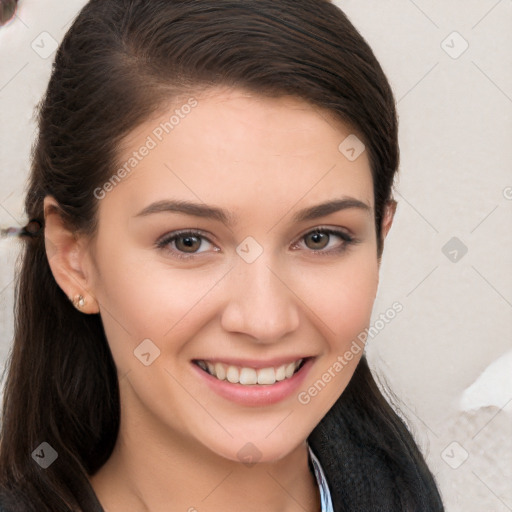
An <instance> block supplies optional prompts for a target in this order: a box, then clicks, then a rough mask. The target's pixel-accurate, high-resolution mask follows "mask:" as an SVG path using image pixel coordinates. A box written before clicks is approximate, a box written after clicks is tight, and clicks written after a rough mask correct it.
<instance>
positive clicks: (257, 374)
mask: <svg viewBox="0 0 512 512" xmlns="http://www.w3.org/2000/svg"><path fill="white" fill-rule="evenodd" d="M305 361H306V359H299V360H297V361H293V362H290V363H287V364H283V365H280V366H275V367H273V366H270V367H268V368H250V367H245V366H243V367H242V366H234V365H229V364H226V363H220V362H216V363H213V362H210V361H204V360H197V361H194V363H195V364H196V365H197V366H199V368H201V369H202V370H203V371H205V372H206V373H208V374H209V375H211V376H212V377H215V378H216V379H218V380H224V381H227V382H230V383H231V384H242V385H243V386H252V385H258V384H259V385H267V386H268V385H272V384H275V383H276V382H280V381H283V380H286V379H290V378H291V377H293V376H294V375H295V374H296V373H297V372H298V371H299V370H300V369H301V368H302V366H303V365H304V362H305Z"/></svg>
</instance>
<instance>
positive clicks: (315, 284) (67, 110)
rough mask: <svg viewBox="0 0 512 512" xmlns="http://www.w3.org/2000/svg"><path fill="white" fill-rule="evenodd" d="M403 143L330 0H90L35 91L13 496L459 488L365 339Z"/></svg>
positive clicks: (13, 405)
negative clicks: (425, 444) (396, 402)
mask: <svg viewBox="0 0 512 512" xmlns="http://www.w3.org/2000/svg"><path fill="white" fill-rule="evenodd" d="M398 156H399V151H398V143H397V119H396V112H395V105H394V99H393V95H392V92H391V90H390V87H389V84H388V82H387V80H386V77H385V76H384V73H383V71H382V69H381V67H380V66H379V64H378V62H377V61H376V59H375V57H374V55H373V53H372V51H371V50H370V48H369V47H368V45H367V44H366V42H365V41H364V40H363V38H362V37H361V36H360V34H359V33H358V32H357V31H356V29H355V28H354V27H353V26H352V25H351V23H350V22H349V21H348V19H347V18H346V17H345V15H344V14H343V13H342V12H341V11H340V10H339V9H338V8H337V7H336V6H335V5H333V4H331V3H330V2H328V1H326V0H281V1H279V2H275V1H273V0H251V1H250V2H247V1H242V0H152V1H151V2H149V1H146V0H91V1H90V2H89V3H88V4H87V5H86V6H85V7H84V9H83V10H82V11H81V13H80V14H79V16H78V17H77V19H76V20H75V22H74V24H73V26H72V27H71V29H70V30H69V32H68V34H67V35H66V37H65V39H64V41H63V43H62V44H61V46H60V48H59V50H58V53H57V56H56V61H55V65H54V69H53V74H52V77H51V80H50V83H49V86H48V90H47V93H46V95H45V98H44V100H43V102H42V104H41V106H40V110H39V138H38V140H37V143H36V145H35V148H34V152H33V167H32V173H31V179H30V188H29V191H28V195H27V199H26V212H27V215H28V217H29V219H31V221H32V222H31V223H30V224H29V225H28V226H27V229H25V230H24V231H23V232H22V233H21V234H22V235H24V237H23V238H24V239H25V240H26V246H25V249H24V255H23V264H22V267H21V270H20V274H19V281H18V287H17V295H16V297H17V308H16V329H15V340H14V347H13V351H12V355H11V359H10V364H9V371H8V378H7V381H6V387H5V397H4V407H3V419H2V434H1V444H0V483H1V494H0V496H1V498H0V503H1V504H2V506H3V509H4V510H6V511H9V512H21V511H23V512H25V511H37V512H46V511H48V512H50V511H51V512H57V511H69V510H72V511H84V512H85V511H87V512H90V511H102V510H104V511H108V512H125V511H137V512H138V511H150V512H163V511H170V510H172V511H180V510H183V511H187V510H188V511H195V510H197V511H200V512H202V511H205V512H206V511H208V512H216V511H220V510H244V511H254V512H256V511H261V510H265V511H275V512H278V511H279V512H291V511H299V510H300V511H308V512H317V511H319V510H322V511H325V512H327V511H329V510H332V511H334V512H341V511H358V512H366V511H393V512H397V511H415V512H417V511H425V512H427V511H428V512H432V511H441V510H443V506H442V503H441V499H440V496H439V493H438V490H437V488H436V485H435V482H434V479H433V477H432V475H431V473H430V472H429V469H428V468H427V466H426V464H425V461H424V459H423V457H422V455H421V453H420V451H419V450H418V448H417V446H416V444H415V442H414V440H413V438H412V436H411V434H410V433H409V432H408V430H407V428H406V426H405V425H404V424H403V422H402V421H401V420H400V419H399V417H398V416H397V415H396V414H395V412H394V411H393V409H392V408H391V407H390V406H389V405H388V403H387V402H386V400H385V399H384V398H383V396H382V395H381V393H380V391H379V389H378V388H377V386H376V384H375V382H374V380H373V378H372V375H371V373H370V371H369V368H368V364H367V362H366V360H365V357H364V355H363V348H364V346H363V343H362V341H364V336H361V333H364V332H365V329H366V328H367V327H368V325H369V322H370V317H371V312H372V307H373V303H374V299H375V295H376V293H377V286H378V278H379V265H380V260H381V256H382V251H383V246H384V239H385V236H386V234H387V232H388V231H389V229H390V227H391V224H392V219H393V214H394V210H395V206H396V203H395V201H394V200H393V198H392V185H393V178H394V175H395V172H396V171H397V168H398ZM38 226H40V227H41V229H37V228H38Z"/></svg>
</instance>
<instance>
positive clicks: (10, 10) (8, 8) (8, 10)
mask: <svg viewBox="0 0 512 512" xmlns="http://www.w3.org/2000/svg"><path fill="white" fill-rule="evenodd" d="M17 6H18V0H0V25H5V24H6V23H7V22H9V21H10V20H12V18H14V15H15V14H16V7H17Z"/></svg>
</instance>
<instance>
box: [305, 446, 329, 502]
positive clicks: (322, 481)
mask: <svg viewBox="0 0 512 512" xmlns="http://www.w3.org/2000/svg"><path fill="white" fill-rule="evenodd" d="M308 449H309V456H310V458H311V462H312V464H313V469H314V471H315V477H316V482H317V484H318V488H319V490H320V501H321V503H322V512H334V509H333V508H332V500H331V492H330V491H329V486H328V485H327V479H326V478H325V474H324V471H323V469H322V466H321V465H320V462H319V461H318V459H317V458H316V456H315V454H314V453H313V450H312V449H311V447H310V446H309V443H308Z"/></svg>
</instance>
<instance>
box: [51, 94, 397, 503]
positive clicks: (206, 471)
mask: <svg viewBox="0 0 512 512" xmlns="http://www.w3.org/2000/svg"><path fill="white" fill-rule="evenodd" d="M196 98H197V101H198V105H197V107H196V108H194V109H193V110H192V112H191V113H190V114H188V115H187V116H186V117H185V118H184V119H181V120H180V123H179V125H178V126H176V127H175V128H174V130H173V131H172V132H171V133H169V134H168V135H165V137H164V138H163V140H162V141H161V142H158V145H157V146H156V147H155V148H154V149H152V150H151V151H150V152H149V154H148V155H147V156H145V157H144V158H143V159H142V160H141V161H140V163H139V164H138V165H137V167H136V169H134V170H133V172H132V173H130V175H129V176H127V177H126V178H125V179H124V180H123V181H122V182H121V183H119V184H118V185H117V186H116V187H115V188H114V189H113V190H112V191H110V192H109V193H108V194H106V196H105V198H104V199H102V200H101V201H100V204H99V210H98V215H99V224H98V226H99V227H98V231H97V232H96V233H95V234H94V236H93V237H92V238H87V237H85V236H79V235H76V234H74V233H72V232H71V231H69V230H68V229H67V228H66V227H65V226H64V224H63V223H62V221H61V218H60V216H59V215H58V213H57V211H56V210H55V209H54V208H53V207H52V206H56V202H55V200H54V199H53V198H52V197H50V196H48V197H47V198H46V199H45V237H46V240H47V248H48V256H49V261H50V266H51V269H52V272H53V274H54V276H55V279H56V280H57V282H58V284H59V286H60V287H61V288H62V290H63V291H64V292H65V293H66V295H67V296H68V297H70V298H73V297H75V296H76V295H78V294H81V295H82V296H83V297H84V298H85V305H84V306H83V307H82V308H81V311H82V312H83V313H84V314H93V313H98V312H99V313H100V314H101V318H102V321H103V324H104V327H105V332H106V335H107V339H108V342H109V345H110V347H111V351H112V354H113V357H114V361H115V363H116V366H117V369H118V375H119V380H120V392H121V427H120V432H119V436H118V440H117V444H116V447H115V449H114V452H113V454H112V456H111V457H110V458H109V460H108V461H107V463H106V464H105V465H104V466H103V467H102V468H101V469H100V471H99V472H98V473H97V474H95V475H94V476H92V477H91V484H92V486H93V488H94V490H95V492H96V494H97V496H98V498H99V500H100V502H101V503H102V505H103V507H104V508H105V510H107V511H108V512H124V511H126V510H131V511H132V510H133V511H149V512H164V511H165V512H168V511H169V510H173V511H187V510H194V509H196V510H197V511H199V512H202V511H205V512H220V511H221V510H222V511H225V510H234V511H236V510H244V511H247V512H259V511H261V510H265V511H269V512H292V511H293V512H295V511H301V512H303V511H308V512H309V511H311V512H318V511H319V510H320V498H319V493H318V488H317V485H316V481H315V479H314V477H313V475H312V474H311V472H310V471H309V468H308V464H307V445H306V443H305V441H306V439H307V437H308V436H309V434H310V433H311V431H312V430H313V429H314V428H315V426H316V425H317V424H318V423H319V422H320V420H321V419H322V417H323V416H324V415H325V413H326V412H327V411H328V410H329V409H330V408H331V406H332V405H333V403H334V402H335V401H336V399H337V398H338V397H339V396H340V394H341V393H342V391H343V390H344V389H345V387H346V385H347V384H348V382H349V380H350V378H351V376H352V374H353V372H354V370H355V368H356V365H357V363H358V361H359V358H360V357H361V353H360V354H359V355H356V356H354V358H353V359H352V360H351V361H350V362H349V364H348V365H347V366H346V367H344V368H343V370H342V371H340V372H339V373H338V374H337V375H336V377H335V378H334V379H333V380H332V381H331V382H330V383H329V385H327V386H326V387H325V389H323V390H322V391H321V392H320V393H318V395H317V396H315V397H314V399H312V400H311V401H310V402H309V403H308V404H307V405H303V404H301V403H300V402H299V401H298V399H297V394H298V392H299V391H304V390H307V389H308V388H309V387H310V386H312V385H313V384H314V383H315V382H316V381H317V380H318V379H320V378H321V376H322V374H323V373H324V372H325V371H326V370H327V369H328V368H329V367H331V366H332V364H333V362H334V361H336V358H337V356H339V355H342V354H344V353H345V352H346V350H347V349H348V348H349V346H350V344H351V342H352V340H354V339H355V338H356V337H357V335H358V333H360V332H361V331H363V330H364V329H365V328H366V327H368V325H369V323H370V316H371V311H372V307H373V303H374V300H375V296H376V293H377V288H378V282H379V265H380V261H379V260H378V259H377V240H376V232H375V226H374V199H373V184H372V177H371V172H370V166H369V161H368V158H367V154H366V152H364V153H363V154H362V155H361V156H360V157H359V158H357V159H356V160H355V161H349V160H348V159H347V158H346V157H345V156H344V155H343V154H342V153H341V152H340V151H339V150H338V146H339V144H340V143H341V142H342V141H343V140H344V139H345V138H346V137H347V136H348V135H349V134H350V133H351V131H350V130H349V129H348V128H347V127H345V126H344V125H342V124H340V123H339V122H336V121H334V119H332V118H331V117H330V116H329V115H328V114H327V113H326V112H323V111H320V110H319V109H318V108H316V107H313V106H311V105H309V104H308V103H306V102H304V101H302V100H299V99H294V98H273V99H269V98H263V97H259V96H257V95H254V94H249V93H246V92H243V91H240V90H225V89H213V90H211V91H209V92H208V93H205V92H203V93H202V94H200V95H197V96H196ZM185 101H186V99H185ZM185 101H184V102H185ZM184 102H182V103H180V102H176V104H174V105H173V106H172V108H169V109H167V108H166V109H165V110H164V111H162V112H160V113H159V116H157V117H155V118H153V119H152V120H149V121H147V122H145V123H144V124H143V125H141V126H139V127H138V128H137V129H136V130H134V131H133V132H132V133H131V134H130V135H129V137H127V138H126V140H125V143H124V145H123V148H122V149H121V150H120V154H119V161H120V162H124V161H126V160H127V159H129V158H130V156H131V155H132V153H133V151H137V150H138V149H139V148H140V147H141V146H142V145H143V144H144V143H145V141H146V140H147V137H148V136H149V135H151V134H152V133H153V130H154V129H155V127H156V126H158V125H159V123H160V122H162V121H164V120H168V119H169V117H170V115H171V114H172V112H173V111H174V109H176V108H177V107H178V108H179V106H180V105H182V104H183V103H184ZM341 198H351V199H355V200H357V201H359V202H360V203H362V204H363V205H366V207H367V208H363V207H361V208H358V207H349V208H345V209H341V210H338V211H334V212H331V213H329V214H326V215H323V216H321V217H319V218H312V219H309V220H301V221H298V220H296V219H294V217H295V215H296V214H297V212H299V211H301V210H303V209H306V208H309V207H312V206H316V205H318V204H320V203H324V202H326V201H331V200H334V199H341ZM163 200H180V201H190V202H195V203H200V204H203V205H204V204H206V205H208V206H214V207H216V208H222V209H223V210H225V211H226V213H227V214H228V215H229V216H230V217H232V220H233V223H232V224H231V225H229V226H228V225H225V224H224V223H223V222H221V221H220V220H219V219H215V218H212V217H197V216H193V215H191V214H184V213H178V212H175V211H174V212H173V211H166V212H160V213H152V214H148V215H142V216H138V214H139V213H140V212H141V210H143V209H144V208H146V207H147V206H148V205H150V204H152V203H154V202H157V201H163ZM395 207H396V203H394V202H392V203H390V205H389V207H388V208H387V210H386V212H385V215H384V219H383V224H382V236H383V237H385V236H386V234H387V233H388V231H389V229H390V227H391V224H392V220H393V215H394V211H395ZM321 227H323V228H330V229H333V230H338V231H342V232H343V233H348V234H349V235H351V236H352V237H353V238H354V239H356V240H357V243H354V244H348V245H345V249H344V250H341V248H342V247H343V246H344V244H346V242H345V241H344V240H343V238H341V237H340V236H337V235H334V234H332V235H324V236H323V237H321V238H320V239H318V238H314V239H313V238H312V237H311V234H310V235H309V236H306V235H308V234H309V233H311V232H312V231H314V230H315V229H316V228H321ZM187 229H188V230H199V231H200V232H201V236H203V238H201V237H199V238H198V239H197V240H195V242H196V243H194V244H193V246H192V248H190V249H188V252H186V251H187V247H186V246H185V245H184V244H183V243H182V242H183V239H184V238H186V236H182V237H181V238H178V239H177V240H175V241H174V242H172V243H171V242H169V243H168V244H167V246H166V247H164V248H158V247H156V242H157V241H158V240H159V239H162V237H163V236H164V235H167V234H170V233H173V232H175V231H177V230H180V231H181V230H187ZM247 237H252V239H254V240H255V241H256V242H257V243H258V244H259V246H260V247H261V248H262V249H263V252H262V254H261V255H260V256H259V257H258V258H257V259H256V260H255V261H253V262H252V263H247V262H246V261H245V260H243V259H242V258H241V257H240V256H239V254H238V253H237V251H236V249H237V247H238V246H239V245H240V244H241V242H242V241H244V240H245V239H246V238H247ZM336 249H340V250H338V251H336ZM177 253H181V254H183V253H184V254H185V255H191V258H190V259H188V260H183V259H179V258H178V257H177V256H176V254H177ZM320 253H323V254H320ZM145 339H150V340H152V343H154V345H155V346H156V347H158V349H159V350H160V355H159V357H157V358H156V359H155V360H154V362H152V363H151V364H150V365H148V366H145V365H144V364H142V363H141V361H140V360H139V359H138V358H137V357H135V355H134V350H136V348H137V347H138V346H139V344H140V343H141V341H142V340H145ZM222 356H224V357H226V358H227V357H236V358H240V359H257V360H267V359H272V358H281V357H288V358H290V360H291V361H293V360H294V359H295V358H296V357H297V356H307V357H311V358H312V360H313V364H312V366H311V368H310V370H309V372H308V373H307V375H306V379H305V381H304V382H303V383H302V384H301V386H300V389H298V390H297V392H294V393H292V394H291V395H290V396H287V397H285V398H284V399H282V400H280V401H279V402H277V403H274V404H272V405H262V406H256V407H254V406H244V405H241V404H239V403H234V402H232V401H230V400H228V399H227V398H225V397H222V396H219V395H218V394H217V393H215V392H214V391H212V390H211V389H210V388H209V387H208V386H206V385H205V384H204V382H203V380H202V379H201V378H198V374H197V372H196V371H194V368H193V364H194V363H193V362H192V361H193V360H197V359H202V360H208V359H209V358H213V357H216V358H220V359H222ZM248 443H252V444H251V446H255V447H257V450H258V453H259V455H258V463H257V464H255V465H252V466H247V465H245V464H242V463H241V461H240V458H239V455H238V453H239V451H240V450H241V449H242V448H244V446H247V445H248Z"/></svg>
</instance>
